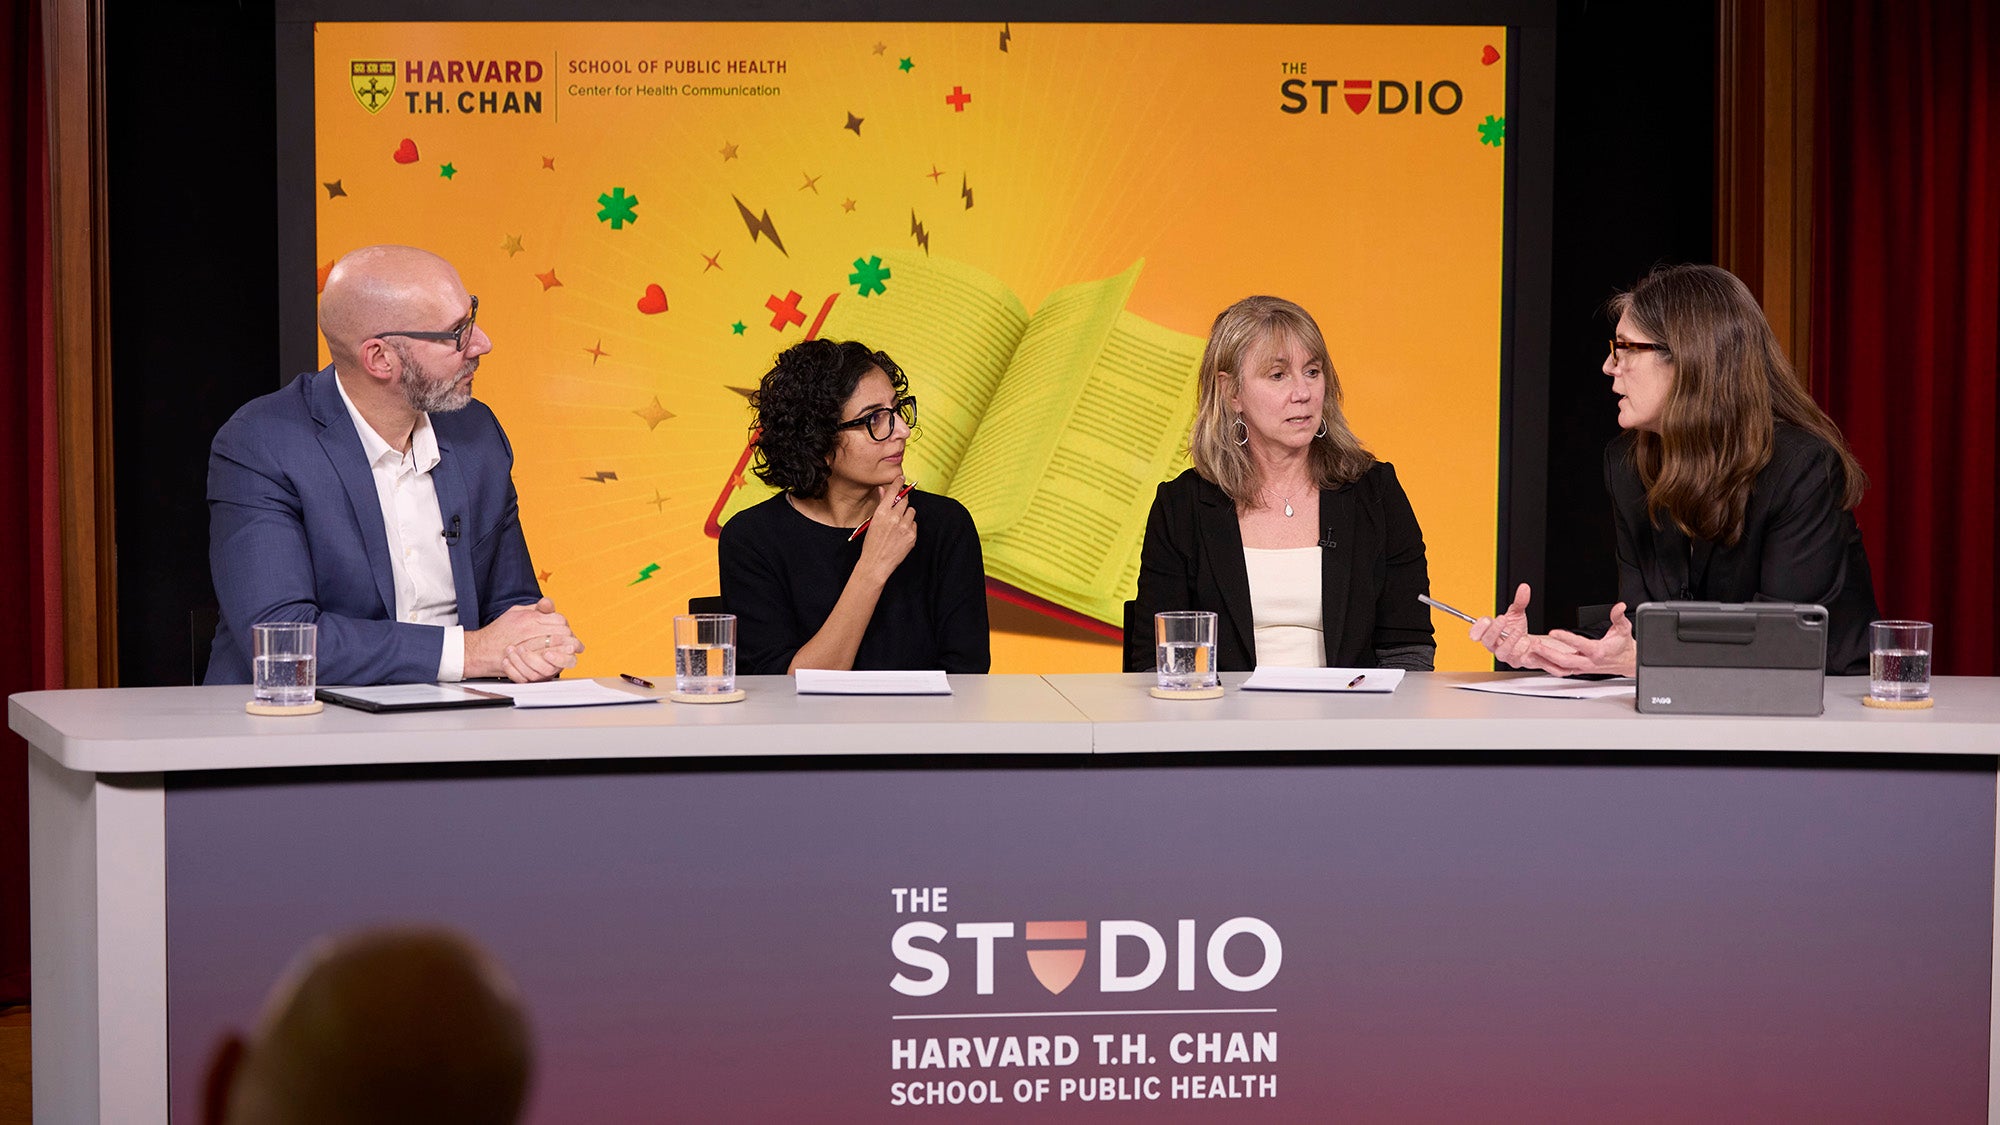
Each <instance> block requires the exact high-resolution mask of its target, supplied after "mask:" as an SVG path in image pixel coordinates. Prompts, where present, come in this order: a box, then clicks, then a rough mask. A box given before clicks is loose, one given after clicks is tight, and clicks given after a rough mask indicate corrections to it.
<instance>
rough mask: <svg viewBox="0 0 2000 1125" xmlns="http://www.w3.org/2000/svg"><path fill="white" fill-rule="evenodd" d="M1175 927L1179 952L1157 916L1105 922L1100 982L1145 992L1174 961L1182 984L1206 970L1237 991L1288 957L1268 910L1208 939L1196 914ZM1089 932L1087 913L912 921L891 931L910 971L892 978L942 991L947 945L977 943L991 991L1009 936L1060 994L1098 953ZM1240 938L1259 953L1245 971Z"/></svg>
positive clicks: (978, 986)
mask: <svg viewBox="0 0 2000 1125" xmlns="http://www.w3.org/2000/svg"><path fill="white" fill-rule="evenodd" d="M1170 929H1171V932H1172V933H1173V935H1174V942H1173V952H1172V955H1171V956H1170V955H1169V953H1168V949H1167V938H1166V936H1165V935H1163V934H1162V933H1161V932H1160V930H1159V929H1158V928H1157V927H1155V926H1153V925H1151V924H1149V923H1146V922H1140V921H1136V920H1134V919H1129V918H1118V919H1107V920H1104V921H1101V922H1098V923H1097V946H1096V950H1097V990H1098V991H1099V992H1112V993H1117V992H1142V991H1144V990H1146V989H1148V988H1151V987H1153V986H1154V985H1155V984H1157V983H1158V982H1159V980H1160V978H1161V977H1163V976H1165V975H1166V971H1167V969H1168V967H1169V966H1171V967H1172V968H1173V969H1174V986H1175V988H1176V989H1177V990H1179V991H1181V992H1192V991H1194V989H1195V987H1196V985H1197V983H1198V981H1199V979H1200V977H1201V976H1202V975H1203V974H1204V973H1205V974H1206V976H1207V978H1208V979H1209V980H1210V981H1213V982H1214V983H1216V984H1219V985H1221V986H1222V987H1224V988H1226V989H1229V990H1230V991H1232V992H1255V991H1257V990H1258V989H1260V988H1263V987H1264V986H1265V985H1267V984H1270V983H1271V981H1272V980H1274V979H1275V978H1276V977H1277V975H1278V969H1279V967H1280V966H1281V965H1282V964H1283V963H1284V957H1285V948H1284V943H1283V942H1282V941H1281V940H1279V938H1278V931H1277V930H1275V929H1273V928H1272V927H1271V925H1270V924H1269V923H1268V922H1265V921H1264V920H1263V919H1261V918H1250V917H1240V918H1231V919H1229V920H1228V921H1226V922H1224V923H1222V924H1221V925H1219V926H1217V927H1215V929H1213V930H1211V931H1209V933H1208V935H1207V938H1206V940H1203V938H1202V935H1201V933H1200V929H1199V927H1198V926H1197V925H1196V923H1195V920H1194V919H1192V918H1181V919H1178V920H1177V921H1175V922H1174V923H1173V925H1172V926H1171V927H1170ZM1089 937H1090V923H1088V922H1082V921H1053V922H1024V923H1022V925H1021V926H1020V934H1019V936H1018V937H1017V936H1016V927H1015V924H1014V923H1012V922H960V923H958V924H957V925H955V926H953V927H951V928H950V929H947V928H946V927H944V926H942V925H940V924H938V923H936V922H930V921H913V922H905V923H904V924H902V925H901V926H899V927H897V928H896V932H895V934H894V935H893V936H892V937H891V938H890V939H889V951H890V952H891V953H892V954H894V955H895V958H896V960H897V961H898V962H900V963H901V964H902V965H903V966H904V970H905V971H899V972H897V973H896V975H895V977H894V978H893V979H891V980H890V982H889V986H890V987H891V988H894V989H895V990H896V991H897V992H900V993H902V994H903V995H905V996H934V995H936V994H938V993H940V992H942V991H944V989H945V987H946V986H947V985H948V984H950V983H951V979H952V959H951V958H950V957H947V956H946V951H947V950H953V951H960V952H959V956H960V958H961V959H962V958H963V956H964V951H968V946H969V952H970V954H971V956H972V970H973V972H972V975H973V991H974V992H976V993H978V994H979V995H981V996H990V995H992V993H993V967H994V963H995V958H996V957H997V956H999V955H1000V950H1001V947H1002V945H1003V944H1005V945H1008V946H1010V947H1013V946H1017V945H1018V948H1020V949H1021V951H1022V952H1024V953H1026V954H1027V962H1028V968H1029V970H1030V971H1031V972H1033V973H1034V976H1035V979H1036V980H1037V981H1039V982H1041V986H1042V987H1043V988H1045V989H1047V990H1048V991H1049V992H1050V993H1053V994H1057V995H1060V994H1061V993H1062V992H1063V991H1064V990H1065V989H1067V988H1069V987H1070V985H1071V984H1073V983H1074V982H1075V981H1076V979H1077V977H1078V976H1079V975H1081V973H1082V971H1083V966H1084V962H1085V961H1086V960H1088V959H1089V955H1090V945H1089ZM947 942H953V943H966V944H949V945H948V944H947ZM1232 942H1236V943H1237V944H1238V945H1239V946H1241V947H1243V948H1244V949H1245V951H1246V952H1249V953H1252V954H1253V955H1252V956H1250V957H1249V958H1248V959H1247V960H1245V959H1242V958H1241V957H1239V960H1238V962H1237V964H1238V965H1239V966H1249V970H1250V971H1248V972H1243V973H1239V972H1237V971H1235V970H1234V969H1232V968H1231V967H1230V964H1229V957H1228V954H1229V949H1230V946H1231V943H1232Z"/></svg>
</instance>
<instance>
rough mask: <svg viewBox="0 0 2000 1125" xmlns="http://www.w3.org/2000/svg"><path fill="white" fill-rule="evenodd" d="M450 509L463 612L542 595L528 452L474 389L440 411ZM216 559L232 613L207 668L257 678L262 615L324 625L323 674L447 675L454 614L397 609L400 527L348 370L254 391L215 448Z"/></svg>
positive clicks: (478, 614) (357, 679)
mask: <svg viewBox="0 0 2000 1125" xmlns="http://www.w3.org/2000/svg"><path fill="white" fill-rule="evenodd" d="M431 427H432V429H433V430H434V431H435V432H436V434H437V442H438V458H439V459H438V463H437V467H436V468H434V469H432V470H431V480H432V483H433V484H434V485H435V486H436V489H437V499H438V511H439V513H440V514H441V515H442V516H443V517H444V526H445V527H446V529H447V530H449V529H450V528H451V527H452V526H453V522H454V521H457V525H458V532H459V533H458V536H457V537H456V538H455V539H454V540H453V541H452V543H451V547H450V554H451V574H452V580H453V582H454V584H456V585H457V587H458V620H459V624H461V625H463V626H465V627H466V628H467V629H475V628H480V627H482V626H484V625H486V624H487V623H489V622H491V621H492V620H493V619H494V618H496V617H498V616H500V614H502V613H504V612H505V611H506V610H507V609H508V608H509V607H511V606H516V605H532V604H534V602H535V601H536V600H537V599H539V598H540V597H541V588H540V586H538V585H537V584H536V582H535V570H534V565H533V564H532V563H531V562H530V561H529V560H528V544H527V541H526V540H525V539H524V538H523V537H522V535H521V521H520V515H519V510H518V504H517V501H516V500H515V496H514V480H513V476H512V473H513V465H514V450H513V447H512V446H510V445H508V444H507V435H506V434H505V433H504V432H502V431H501V429H500V423H499V421H498V420H497V419H495V418H494V417H493V411H491V410H489V409H488V408H487V407H486V406H485V404H483V403H480V402H473V403H472V404H471V405H469V406H467V407H466V408H465V409H463V410H458V411H454V412H452V413H449V414H433V415H431ZM208 564H209V571H210V573H211V575H213V577H214V580H215V597H216V600H217V601H218V602H220V603H221V607H222V613H221V621H220V623H219V624H218V626H217V628H216V632H215V647H214V649H213V651H212V652H211V654H210V656H209V661H208V674H207V676H206V677H205V682H207V683H211V684H241V683H249V682H250V626H251V624H252V623H253V622H258V621H316V622H318V623H319V682H320V683H323V684H380V683H424V682H429V681H431V680H435V679H436V678H437V671H438V657H439V655H440V653H442V651H443V649H444V628H443V627H442V626H438V625H410V624H405V623H402V622H399V621H397V620H396V619H395V618H396V588H395V580H394V575H393V572H392V571H391V570H390V569H389V539H388V533H387V532H386V531H385V530H384V528H383V523H382V504H381V501H380V499H379V498H378V497H377V496H376V493H375V481H374V478H373V477H372V476H371V475H370V474H369V469H368V462H367V459H366V455H365V454H363V452H362V450H361V438H360V435H358V434H357V433H355V430H354V422H353V419H351V418H350V417H349V416H348V413H347V407H346V406H345V405H343V404H342V403H341V401H340V393H339V391H338V390H337V389H336V387H335V383H334V374H333V368H332V367H328V368H326V369H325V370H323V371H317V372H311V373H308V374H305V375H301V376H299V377H298V378H296V379H294V380H292V382H291V383H289V384H287V385H286V386H285V387H284V388H283V389H282V390H279V391H276V392H273V393H271V394H268V395H265V396H263V397H262V398H258V399H254V400H252V401H251V402H250V403H248V404H247V405H245V406H244V407H243V408H242V409H241V410H238V411H237V412H236V414H235V416H234V417H232V418H230V419H229V421H228V422H227V423H225V424H224V425H223V427H222V429H221V430H220V431H219V432H217V433H216V435H215V443H214V445H213V446H211V447H210V450H209V455H208Z"/></svg>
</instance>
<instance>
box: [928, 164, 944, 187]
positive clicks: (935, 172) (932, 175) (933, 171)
mask: <svg viewBox="0 0 2000 1125" xmlns="http://www.w3.org/2000/svg"><path fill="white" fill-rule="evenodd" d="M924 175H926V176H929V177H930V178H931V183H933V184H935V183H937V182H938V177H939V176H942V175H944V173H943V172H940V171H938V166H937V165H935V164H933V165H931V170H930V171H928V172H926V173H924Z"/></svg>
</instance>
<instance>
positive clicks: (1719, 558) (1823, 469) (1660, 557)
mask: <svg viewBox="0 0 2000 1125" xmlns="http://www.w3.org/2000/svg"><path fill="white" fill-rule="evenodd" d="M1635 440H1636V439H1635V437H1634V435H1633V434H1631V433H1629V432H1627V433H1623V434H1620V435H1618V437H1616V438H1615V439H1613V440H1612V442H1611V444H1610V445H1609V446H1607V447H1606V448H1605V451H1604V487H1605V489H1606V490H1607V491H1609V492H1610V493H1611V511H1612V519H1613V521H1614V522H1615V524H1616V527H1617V533H1618V597H1619V598H1620V599H1621V600H1622V601H1624V602H1625V605H1626V612H1627V613H1630V612H1631V611H1632V610H1633V609H1636V608H1637V607H1638V605H1639V603H1641V602H1649V601H1650V602H1660V601H1708V602H1736V603H1743V602H1770V601H1776V602H1802V603H1810V604H1813V605H1820V606H1824V607H1826V611H1827V636H1826V670H1827V671H1828V672H1830V673H1832V674H1833V675H1836V676H1854V675H1861V674H1863V673H1865V672H1867V671H1868V623H1869V622H1870V621H1873V620H1875V619H1876V618H1878V617H1880V616H1881V614H1880V612H1879V611H1878V610H1877V609H1876V608H1875V586H1874V581H1873V578H1872V577H1871V575H1870V574H1869V571H1868V552H1867V550H1866V549H1865V548H1864V547H1863V546H1862V543H1861V528H1860V526H1859V525H1858V524H1856V523H1855V522H1854V513H1853V512H1851V511H1848V510H1847V509H1845V508H1843V507H1842V506H1841V500H1842V498H1843V494H1844V493H1845V491H1846V488H1847V477H1846V474H1845V468H1844V466H1843V465H1842V463H1841V460H1840V455H1839V454H1838V453H1836V452H1835V451H1834V449H1833V447H1832V446H1829V445H1827V444H1826V443H1825V442H1824V441H1821V440H1820V439H1819V438H1817V437H1815V436H1813V435H1812V434H1811V433H1809V432H1807V431H1805V430H1801V429H1799V428H1798V427H1796V426H1793V425H1791V424H1790V423H1787V422H1779V423H1778V424H1777V428H1776V431H1775V432H1774V433H1773V435H1772V448H1771V462H1770V464H1768V465H1765V466H1764V469H1763V471H1762V472H1759V473H1758V474H1757V479H1756V480H1755V481H1753V482H1752V483H1751V486H1750V503H1749V506H1748V507H1747V508H1746V509H1745V510H1744V513H1743V538H1742V539H1740V540H1738V541H1737V543H1736V545H1735V546H1733V547H1724V546H1721V545H1720V544H1717V543H1714V542H1712V541H1710V540H1707V539H1695V540H1690V539H1689V538H1688V537H1687V535H1686V534H1684V533H1683V532H1682V531H1681V529H1680V528H1679V527H1677V526H1675V524H1674V522H1673V521H1672V520H1671V519H1666V518H1665V517H1664V516H1663V517H1662V520H1663V522H1664V525H1665V526H1661V527H1655V526H1654V525H1653V521H1652V518H1651V517H1650V516H1648V515H1647V513H1646V488H1645V486H1644V485H1643V484H1641V483H1640V482H1639V467H1638V465H1637V463H1636V462H1634V461H1633V459H1632V448H1633V445H1634V442H1635Z"/></svg>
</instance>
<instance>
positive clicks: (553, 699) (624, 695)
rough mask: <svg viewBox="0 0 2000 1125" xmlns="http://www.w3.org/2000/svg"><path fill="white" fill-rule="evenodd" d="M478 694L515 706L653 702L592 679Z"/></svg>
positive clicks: (490, 687)
mask: <svg viewBox="0 0 2000 1125" xmlns="http://www.w3.org/2000/svg"><path fill="white" fill-rule="evenodd" d="M479 690H480V691H490V692H492V693H493V694H495V695H505V696H511V697H512V698H513V700H514V706H516V707H611V706H616V705H617V704H621V703H657V702H659V700H657V699H655V698H653V697H652V696H650V695H639V694H637V693H635V692H629V691H620V690H618V689H617V688H614V687H606V686H604V685H603V684H600V683H598V682H597V681H596V680H550V681H549V682H547V683H545V684H480V685H479Z"/></svg>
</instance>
